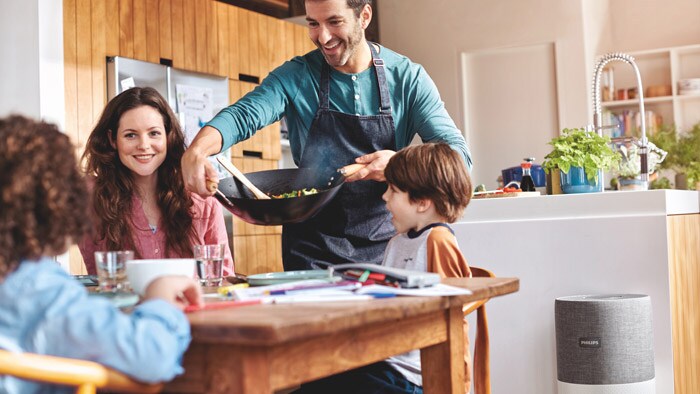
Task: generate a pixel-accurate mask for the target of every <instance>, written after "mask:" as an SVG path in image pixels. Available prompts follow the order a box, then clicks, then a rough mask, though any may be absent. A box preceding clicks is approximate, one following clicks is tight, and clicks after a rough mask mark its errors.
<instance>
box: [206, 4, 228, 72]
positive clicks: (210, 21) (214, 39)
mask: <svg viewBox="0 0 700 394" xmlns="http://www.w3.org/2000/svg"><path fill="white" fill-rule="evenodd" d="M205 3H206V7H205V9H204V11H205V14H206V20H207V25H206V33H207V58H206V62H207V65H206V68H205V69H206V70H207V71H206V72H207V73H209V74H217V75H224V76H226V74H225V73H224V74H221V73H220V69H219V45H221V43H220V42H219V18H218V15H217V12H216V10H217V8H218V7H217V5H216V2H214V1H210V0H205Z"/></svg>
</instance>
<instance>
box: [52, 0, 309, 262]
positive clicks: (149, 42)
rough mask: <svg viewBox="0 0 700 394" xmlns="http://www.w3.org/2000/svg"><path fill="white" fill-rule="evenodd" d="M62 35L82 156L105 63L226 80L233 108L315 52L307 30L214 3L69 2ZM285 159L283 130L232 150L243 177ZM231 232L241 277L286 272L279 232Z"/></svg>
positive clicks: (99, 104) (69, 117)
mask: <svg viewBox="0 0 700 394" xmlns="http://www.w3.org/2000/svg"><path fill="white" fill-rule="evenodd" d="M63 28H64V37H63V39H64V69H65V79H64V83H65V99H66V132H67V134H68V135H70V137H71V139H72V140H73V142H74V143H75V144H76V146H77V147H78V150H79V152H78V154H82V149H83V147H84V144H85V141H86V140H87V137H88V135H89V133H90V131H91V129H92V127H93V126H94V124H95V122H96V121H97V119H98V118H99V116H100V114H101V112H102V109H103V108H104V106H105V104H106V101H107V95H106V67H105V58H106V57H107V56H124V57H129V58H134V59H139V60H144V61H148V62H152V63H160V62H163V61H165V62H167V61H172V66H173V67H175V68H179V69H184V70H189V71H197V72H202V73H208V74H215V75H222V76H227V77H228V78H229V81H230V85H229V86H230V92H231V93H230V95H231V97H230V98H231V102H234V101H235V100H237V99H238V98H240V97H241V96H242V95H243V94H245V93H247V92H249V91H250V90H252V89H253V88H254V87H255V83H256V82H257V83H259V81H261V80H262V79H263V78H264V77H265V76H267V74H268V73H269V72H270V71H271V70H273V69H274V68H276V67H277V66H279V65H281V64H282V63H283V62H284V61H285V60H287V59H289V58H291V57H292V56H294V55H297V54H304V53H306V52H308V51H309V50H311V49H313V44H312V43H311V41H310V40H309V39H308V37H307V35H306V28H305V27H304V26H299V25H294V24H291V23H288V22H285V21H281V20H278V19H275V18H272V17H268V16H265V15H261V14H257V13H254V12H251V11H248V10H244V9H241V8H237V7H234V6H231V5H228V4H224V3H222V2H219V1H214V0H103V1H92V2H91V1H90V0H64V1H63ZM280 156H281V154H280V138H279V124H274V125H271V126H268V127H266V128H264V129H263V130H260V131H258V132H257V133H256V135H255V136H254V137H253V138H251V139H249V140H248V141H245V142H243V143H241V144H238V145H236V146H235V147H234V148H233V149H232V158H233V161H234V163H236V165H237V166H239V167H240V168H241V170H243V171H244V172H251V171H258V170H266V169H274V168H277V163H278V160H279V159H280ZM233 226H234V238H233V240H232V241H233V244H234V259H235V260H236V266H237V267H238V269H239V270H241V272H244V273H256V272H266V271H276V270H281V269H282V264H281V239H280V234H281V227H279V226H276V227H266V226H252V225H249V224H246V223H244V222H242V221H240V220H238V219H235V218H234V224H233ZM239 260H240V262H239ZM70 264H71V272H72V273H74V274H79V273H85V269H84V266H83V262H82V258H81V256H80V253H79V252H78V251H77V248H75V247H73V248H72V249H71V251H70Z"/></svg>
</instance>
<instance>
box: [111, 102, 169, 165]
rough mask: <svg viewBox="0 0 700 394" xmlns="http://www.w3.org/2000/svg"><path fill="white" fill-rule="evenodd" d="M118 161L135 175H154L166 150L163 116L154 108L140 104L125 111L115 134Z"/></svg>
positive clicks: (163, 158)
mask: <svg viewBox="0 0 700 394" xmlns="http://www.w3.org/2000/svg"><path fill="white" fill-rule="evenodd" d="M116 149H117V153H118V154H119V160H121V162H122V164H124V166H126V167H127V168H128V169H129V170H131V172H132V173H133V175H134V176H135V177H151V176H154V175H155V174H157V171H158V167H160V165H161V164H163V161H164V160H165V156H166V155H167V152H168V142H167V138H166V130H165V126H164V125H163V117H162V116H161V114H160V113H159V112H158V110H156V109H155V108H153V107H150V106H147V105H143V106H140V107H136V108H134V109H131V110H129V111H126V112H124V114H123V115H122V117H121V119H119V128H118V130H117V136H116Z"/></svg>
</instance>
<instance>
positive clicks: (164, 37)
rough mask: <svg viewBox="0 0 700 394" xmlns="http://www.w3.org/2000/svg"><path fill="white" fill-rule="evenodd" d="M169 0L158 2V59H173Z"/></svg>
mask: <svg viewBox="0 0 700 394" xmlns="http://www.w3.org/2000/svg"><path fill="white" fill-rule="evenodd" d="M170 5H171V3H170V0H159V1H158V36H159V42H160V48H159V52H160V57H161V58H163V59H170V60H172V59H173V25H172V23H171V22H170V17H171V7H170Z"/></svg>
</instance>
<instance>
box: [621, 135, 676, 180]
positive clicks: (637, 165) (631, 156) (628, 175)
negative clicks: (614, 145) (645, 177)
mask: <svg viewBox="0 0 700 394" xmlns="http://www.w3.org/2000/svg"><path fill="white" fill-rule="evenodd" d="M618 150H619V151H620V156H621V158H620V161H619V162H618V165H617V168H616V169H615V171H613V172H614V174H615V175H617V178H618V186H619V189H620V190H645V189H646V188H645V187H644V184H643V183H642V180H641V179H640V174H641V171H642V165H641V158H640V156H639V147H638V146H637V144H635V143H627V144H621V145H620V146H619V147H618ZM647 152H648V153H647V166H648V174H649V175H652V174H654V171H656V169H657V168H658V167H659V165H660V164H661V163H662V162H663V161H664V159H665V158H666V151H664V150H663V149H660V148H658V147H657V146H656V145H655V144H654V143H653V142H651V141H649V144H648V146H647Z"/></svg>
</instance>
